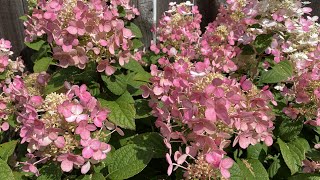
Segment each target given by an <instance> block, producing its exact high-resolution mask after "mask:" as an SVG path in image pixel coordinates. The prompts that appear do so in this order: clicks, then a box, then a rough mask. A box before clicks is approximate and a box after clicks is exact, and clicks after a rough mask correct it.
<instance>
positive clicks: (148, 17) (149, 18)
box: [0, 0, 320, 55]
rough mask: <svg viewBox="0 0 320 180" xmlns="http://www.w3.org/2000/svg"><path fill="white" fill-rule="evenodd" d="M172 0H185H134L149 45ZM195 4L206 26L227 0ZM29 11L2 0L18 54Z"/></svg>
mask: <svg viewBox="0 0 320 180" xmlns="http://www.w3.org/2000/svg"><path fill="white" fill-rule="evenodd" d="M171 1H175V2H177V3H180V2H183V1H185V0H157V4H156V7H157V8H156V10H157V11H156V12H154V9H153V7H154V6H153V0H132V3H133V4H134V5H135V6H136V7H138V9H139V10H140V13H141V15H140V16H139V17H138V18H137V19H136V20H135V22H136V24H138V25H139V26H140V28H141V30H142V32H143V35H144V38H143V42H144V44H145V45H146V46H149V44H150V41H151V39H152V34H151V32H150V29H151V27H152V24H153V15H154V14H153V13H156V15H157V18H160V17H161V15H162V14H163V12H164V11H166V10H167V9H168V4H169V2H171ZM190 1H191V2H194V4H195V5H197V6H199V10H200V12H201V14H202V15H203V19H202V27H205V26H206V25H207V24H208V23H209V22H211V21H212V20H213V19H214V18H215V15H216V14H217V9H218V7H219V4H220V3H223V2H225V1H226V0H190ZM309 1H311V2H312V4H311V5H310V6H311V7H312V8H313V9H314V12H313V14H315V15H319V16H320V0H309ZM26 11H27V3H26V0H0V38H5V39H8V40H10V41H11V42H12V44H13V51H14V52H15V54H16V55H19V54H18V53H20V52H21V50H22V49H23V48H24V44H23V39H24V35H23V24H22V22H21V20H19V17H20V16H22V15H24V13H25V12H26Z"/></svg>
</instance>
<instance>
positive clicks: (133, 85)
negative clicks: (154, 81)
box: [127, 71, 150, 96]
mask: <svg viewBox="0 0 320 180" xmlns="http://www.w3.org/2000/svg"><path fill="white" fill-rule="evenodd" d="M149 77H150V74H149V73H147V72H145V71H142V72H141V73H135V72H133V73H130V74H128V79H127V82H128V86H127V90H128V91H129V92H130V94H131V95H132V96H139V95H141V94H142V93H143V91H142V90H141V86H142V85H146V84H147V81H148V80H149Z"/></svg>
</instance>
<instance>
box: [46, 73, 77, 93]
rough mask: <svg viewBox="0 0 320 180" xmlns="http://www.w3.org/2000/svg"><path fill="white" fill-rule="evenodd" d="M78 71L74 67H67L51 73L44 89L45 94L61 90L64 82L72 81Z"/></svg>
mask: <svg viewBox="0 0 320 180" xmlns="http://www.w3.org/2000/svg"><path fill="white" fill-rule="evenodd" d="M79 71H80V70H79V69H78V68H76V67H68V68H63V69H60V70H58V71H56V72H55V73H53V75H52V76H51V78H50V80H49V82H48V84H47V86H46V87H45V90H44V92H45V94H50V93H52V92H55V91H58V90H60V89H62V88H63V87H64V82H65V81H70V80H72V79H73V78H74V76H75V75H77V74H79Z"/></svg>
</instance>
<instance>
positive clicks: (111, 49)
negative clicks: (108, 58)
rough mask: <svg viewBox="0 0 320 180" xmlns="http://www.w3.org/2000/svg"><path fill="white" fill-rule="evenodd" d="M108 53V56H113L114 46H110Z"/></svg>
mask: <svg viewBox="0 0 320 180" xmlns="http://www.w3.org/2000/svg"><path fill="white" fill-rule="evenodd" d="M109 52H110V54H112V55H114V54H115V51H114V45H113V44H111V45H110V46H109Z"/></svg>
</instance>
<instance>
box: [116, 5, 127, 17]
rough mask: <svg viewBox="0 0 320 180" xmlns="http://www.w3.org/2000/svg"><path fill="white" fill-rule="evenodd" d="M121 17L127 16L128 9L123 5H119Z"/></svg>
mask: <svg viewBox="0 0 320 180" xmlns="http://www.w3.org/2000/svg"><path fill="white" fill-rule="evenodd" d="M117 8H118V13H119V17H125V16H126V10H125V9H124V7H122V6H117Z"/></svg>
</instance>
